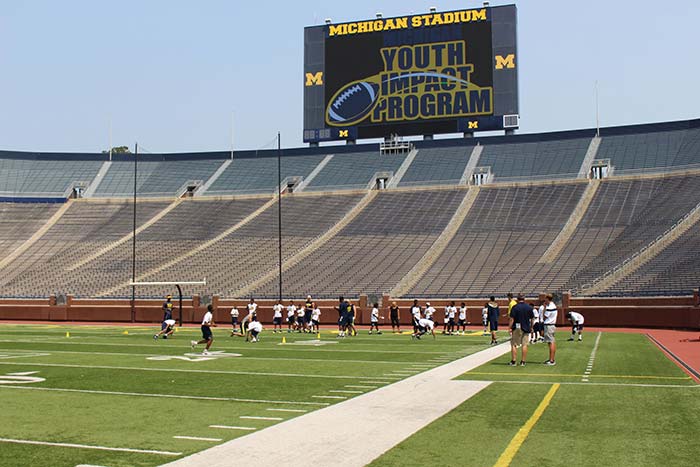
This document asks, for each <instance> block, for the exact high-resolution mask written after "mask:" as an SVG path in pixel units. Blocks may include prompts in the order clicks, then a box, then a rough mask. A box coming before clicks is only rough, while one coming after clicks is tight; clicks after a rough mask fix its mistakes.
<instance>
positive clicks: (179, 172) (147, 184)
mask: <svg viewBox="0 0 700 467" xmlns="http://www.w3.org/2000/svg"><path fill="white" fill-rule="evenodd" d="M132 157H133V156H132ZM221 164H222V161H221V160H216V159H197V160H166V161H149V160H145V161H141V160H139V162H138V168H137V181H136V191H137V193H138V195H139V196H175V195H177V194H178V191H179V190H180V189H182V187H183V185H184V184H185V183H187V182H188V181H190V180H200V181H206V180H207V179H209V177H211V176H212V175H213V174H214V172H215V171H216V169H217V168H218V167H219V166H220V165H221ZM133 192H134V163H133V162H132V161H131V160H120V161H113V162H112V165H111V166H110V168H109V170H108V171H107V173H106V174H105V176H104V178H103V179H102V182H101V183H100V185H99V186H98V187H97V191H96V192H95V196H96V197H115V196H130V195H132V194H133Z"/></svg>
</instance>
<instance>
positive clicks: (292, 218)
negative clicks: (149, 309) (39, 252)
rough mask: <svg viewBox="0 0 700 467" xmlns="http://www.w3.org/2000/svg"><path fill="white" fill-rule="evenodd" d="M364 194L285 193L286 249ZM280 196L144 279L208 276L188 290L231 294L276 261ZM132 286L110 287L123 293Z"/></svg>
mask: <svg viewBox="0 0 700 467" xmlns="http://www.w3.org/2000/svg"><path fill="white" fill-rule="evenodd" d="M362 196H363V194H358V193H349V194H336V195H325V196H321V195H305V194H299V195H297V194H292V195H285V196H283V197H282V206H283V208H282V235H283V242H282V255H283V258H288V257H291V256H293V255H294V254H295V253H297V252H298V251H299V250H301V249H302V248H304V247H305V246H306V245H308V244H309V243H311V242H312V241H313V240H314V239H315V238H316V237H318V236H320V235H322V234H323V233H324V232H325V231H326V230H328V229H330V228H331V227H333V226H334V225H335V224H336V223H337V222H338V221H340V220H341V219H342V218H343V217H344V216H345V214H346V213H347V212H348V211H349V210H350V209H352V207H353V206H354V205H355V204H356V203H357V202H358V201H359V200H360V199H361V198H362ZM277 216H278V211H277V204H276V201H275V200H274V199H273V200H272V203H271V204H270V205H269V206H268V207H267V209H265V210H264V211H262V212H261V213H260V214H259V215H258V216H256V217H255V218H254V219H253V220H252V221H251V222H249V223H247V224H245V225H244V226H242V227H241V228H239V229H237V230H235V231H234V232H232V233H231V234H229V235H227V236H225V237H223V238H221V239H219V240H217V241H216V242H214V243H212V244H211V245H209V246H207V247H206V248H204V249H203V250H201V251H199V252H198V253H197V254H196V255H193V256H190V257H187V258H186V259H185V260H183V261H180V262H176V263H175V264H172V265H169V266H168V267H166V268H164V269H162V270H158V271H157V272H154V273H151V274H145V275H141V276H139V279H138V280H142V281H173V280H183V281H194V280H201V279H202V278H204V277H206V279H207V285H206V286H193V287H188V288H187V290H188V294H190V293H199V294H221V295H222V296H232V295H233V293H234V292H235V291H236V290H238V289H240V288H241V286H242V285H244V284H246V283H248V282H250V281H253V280H255V279H256V278H257V277H259V276H261V275H263V274H265V273H266V272H268V271H270V270H273V269H275V268H276V267H277V264H278V239H277V228H278V227H277V226H278V224H277V219H278V217H277ZM170 290H171V288H169V287H161V288H158V287H152V288H151V287H149V288H148V290H140V291H139V294H140V295H141V296H157V295H161V294H163V293H166V292H168V291H170ZM127 293H130V288H128V287H123V288H121V289H120V290H115V291H111V292H110V296H124V294H127Z"/></svg>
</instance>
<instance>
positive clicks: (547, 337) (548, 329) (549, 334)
mask: <svg viewBox="0 0 700 467" xmlns="http://www.w3.org/2000/svg"><path fill="white" fill-rule="evenodd" d="M556 330H557V327H556V326H555V325H553V324H545V325H544V341H545V342H556V339H555V338H554V332H555V331H556Z"/></svg>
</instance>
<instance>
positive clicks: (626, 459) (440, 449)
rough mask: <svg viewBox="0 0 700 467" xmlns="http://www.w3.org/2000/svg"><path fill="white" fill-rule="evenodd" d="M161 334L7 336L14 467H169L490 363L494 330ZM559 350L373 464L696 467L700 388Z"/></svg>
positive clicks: (607, 337) (601, 355)
mask: <svg viewBox="0 0 700 467" xmlns="http://www.w3.org/2000/svg"><path fill="white" fill-rule="evenodd" d="M157 330H158V329H157V328H155V327H145V326H144V327H108V326H59V325H11V324H4V325H0V391H1V392H0V394H1V400H2V405H1V409H0V466H17V465H32V466H67V467H74V466H78V465H93V466H104V467H117V466H156V465H161V464H166V463H168V462H172V461H174V460H176V459H178V458H181V457H185V456H187V455H190V454H193V453H195V452H198V451H202V450H206V449H208V448H210V447H213V446H216V445H219V444H222V443H225V442H226V441H229V440H232V439H234V438H238V437H241V436H245V435H248V434H251V433H255V432H258V431H260V430H263V429H265V428H266V427H269V426H272V425H275V424H278V423H280V422H283V421H285V420H289V419H292V418H295V417H300V416H303V415H305V414H307V413H310V412H313V411H316V410H318V409H322V408H324V407H328V406H330V405H333V404H338V403H342V402H344V401H348V400H350V399H352V398H354V397H356V396H360V395H363V394H367V393H371V392H372V391H375V390H377V389H379V388H382V387H386V386H389V385H392V384H393V383H396V382H398V381H401V380H405V379H407V378H411V377H413V376H414V375H418V374H422V373H424V372H426V371H430V370H432V369H435V368H438V367H440V366H442V365H445V364H446V363H449V362H453V361H455V360H459V359H461V358H463V357H465V356H467V355H471V354H475V353H477V352H480V351H482V350H485V349H488V348H489V346H488V340H489V338H488V337H483V336H482V335H481V332H480V331H479V330H472V331H471V332H469V334H468V335H465V336H443V335H439V334H438V336H437V338H436V339H432V338H425V337H424V338H423V339H422V340H420V341H414V340H412V339H411V337H410V336H409V335H407V334H403V335H394V334H391V333H387V332H385V333H384V334H383V335H380V336H378V335H368V334H367V332H366V330H363V331H361V332H360V334H359V335H358V336H356V337H352V338H345V339H338V338H336V335H335V334H333V333H332V332H330V331H328V330H326V331H323V332H322V333H321V336H320V339H318V338H317V337H318V336H316V335H309V334H288V333H283V334H273V333H271V332H270V331H265V332H264V333H263V336H262V339H261V341H260V342H257V343H247V342H245V341H244V340H243V339H242V338H240V337H229V334H230V332H229V331H228V329H226V328H224V327H219V328H215V330H214V335H215V340H214V344H213V346H212V349H211V350H212V353H211V355H208V356H202V355H201V353H200V352H201V349H202V347H201V346H199V347H198V348H197V349H196V350H195V351H193V350H192V349H191V348H190V345H189V342H190V340H192V339H197V338H198V337H199V329H198V328H193V327H189V328H180V329H178V331H177V332H176V333H175V334H174V335H173V337H172V338H171V339H168V340H162V339H159V340H158V341H155V340H154V339H153V333H154V332H155V331H157ZM283 337H284V340H285V341H286V342H285V343H283V342H282V341H283ZM557 337H558V340H559V351H558V354H557V366H554V367H548V366H544V365H542V364H541V363H540V362H542V361H544V360H545V359H546V345H545V344H535V345H532V346H530V355H529V358H528V360H529V362H530V363H528V365H527V366H525V367H509V366H508V365H507V363H508V361H509V359H510V358H509V355H503V356H502V357H499V358H496V359H494V360H492V361H489V362H488V363H486V364H484V365H481V366H478V367H476V368H474V369H473V370H471V371H468V372H466V373H465V374H462V375H461V376H459V377H458V378H457V379H458V380H473V381H476V380H478V381H492V382H493V383H492V384H490V385H488V387H486V388H485V389H483V390H481V391H480V392H478V393H477V394H476V395H475V396H473V397H471V398H468V399H467V400H465V401H464V402H463V403H461V404H460V405H459V406H458V407H457V408H455V409H454V410H451V411H449V412H448V413H446V414H445V415H444V416H441V417H439V418H437V420H435V421H433V422H432V423H430V424H428V425H426V426H425V427H423V428H422V429H420V430H418V431H417V432H415V433H414V434H413V435H412V436H409V437H408V438H406V439H405V440H404V441H403V442H401V443H399V444H398V445H396V446H394V447H393V448H391V449H389V450H388V451H387V452H386V453H385V454H383V455H381V456H380V457H379V458H377V459H376V460H375V461H374V462H373V463H372V465H377V466H399V465H402V466H405V465H455V466H481V465H483V466H492V465H508V463H512V465H560V464H563V463H568V464H570V465H593V464H598V465H607V464H613V463H615V464H618V465H659V464H661V463H665V464H667V465H695V464H696V460H697V459H698V457H699V455H700V448H699V447H698V445H697V443H696V439H697V437H698V435H699V434H700V421H698V417H697V413H699V409H700V392H699V391H698V386H697V385H696V383H695V381H694V380H692V379H691V378H690V377H689V376H688V375H687V374H686V373H684V372H683V371H681V370H680V369H679V367H678V366H676V365H675V364H674V363H673V362H671V360H669V359H668V358H667V357H666V356H665V355H664V354H662V353H661V352H660V351H659V350H658V349H657V348H656V346H654V344H653V343H652V342H651V341H650V340H649V339H648V338H647V337H646V336H644V335H643V334H619V333H607V332H606V333H588V334H586V335H585V339H584V341H583V342H566V337H568V336H567V334H566V332H561V333H560V334H558V336H557ZM506 338H507V334H506V333H503V339H504V340H505V339H506ZM415 410H420V411H430V410H431V394H415ZM356 428H357V430H358V431H361V430H362V429H363V427H362V426H357V427H356ZM297 436H300V444H302V445H303V449H309V450H311V449H315V450H317V449H322V446H316V445H314V439H315V437H314V433H304V434H302V435H299V434H297ZM349 442H352V440H349ZM642 446H643V448H642ZM259 449H260V451H261V452H264V451H265V450H267V449H275V446H260V447H259ZM356 449H357V450H358V451H359V450H362V449H363V446H362V445H357V446H356ZM234 464H235V462H234V461H233V459H232V463H231V465H234ZM261 465H262V464H261Z"/></svg>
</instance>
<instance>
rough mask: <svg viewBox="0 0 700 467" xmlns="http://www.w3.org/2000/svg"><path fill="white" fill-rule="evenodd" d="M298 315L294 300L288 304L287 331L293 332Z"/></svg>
mask: <svg viewBox="0 0 700 467" xmlns="http://www.w3.org/2000/svg"><path fill="white" fill-rule="evenodd" d="M296 316H297V307H296V306H294V300H291V301H290V302H289V305H287V332H292V330H293V329H294V320H295V319H296Z"/></svg>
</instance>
